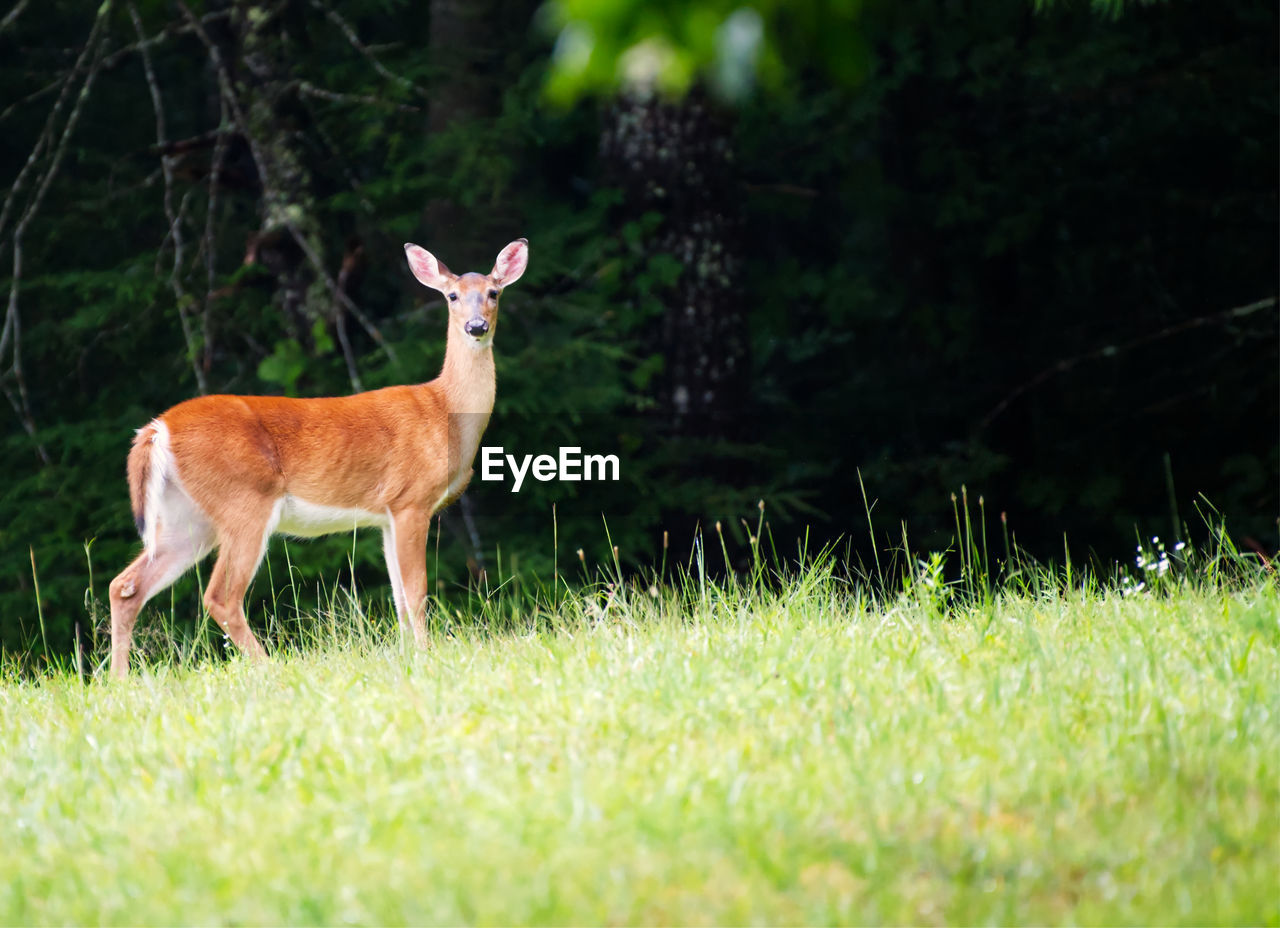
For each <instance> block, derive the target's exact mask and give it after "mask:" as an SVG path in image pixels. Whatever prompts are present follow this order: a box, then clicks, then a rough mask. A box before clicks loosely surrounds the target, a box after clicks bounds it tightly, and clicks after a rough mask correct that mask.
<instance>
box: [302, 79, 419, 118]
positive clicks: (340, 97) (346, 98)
mask: <svg viewBox="0 0 1280 928" xmlns="http://www.w3.org/2000/svg"><path fill="white" fill-rule="evenodd" d="M297 86H298V92H299V93H301V94H303V95H304V96H308V97H316V98H318V99H320V100H329V101H330V102H333V103H363V104H365V105H367V106H387V107H390V108H392V109H395V110H399V111H400V112H402V113H421V112H422V107H420V106H410V105H409V104H407V103H394V102H392V101H391V100H383V99H382V98H381V97H374V96H369V95H367V94H359V93H335V92H334V91H332V90H325V89H324V88H322V87H317V86H316V85H315V84H313V83H311V82H310V81H299V82H298V85H297Z"/></svg>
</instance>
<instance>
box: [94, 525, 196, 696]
mask: <svg viewBox="0 0 1280 928" xmlns="http://www.w3.org/2000/svg"><path fill="white" fill-rule="evenodd" d="M209 542H210V532H209V527H208V525H207V523H204V522H202V521H200V520H193V521H185V522H183V523H182V524H180V525H179V526H178V527H167V526H164V525H163V524H162V525H161V526H160V529H159V530H158V531H157V532H156V535H155V542H154V544H155V548H154V550H150V551H143V552H142V553H141V554H139V555H138V557H137V558H135V559H134V561H133V563H132V564H130V565H129V566H128V567H126V568H125V569H124V570H122V571H121V572H120V575H119V576H117V577H116V578H115V579H114V580H112V581H111V586H110V587H109V595H110V601H111V676H113V677H115V678H116V679H118V680H122V679H124V678H125V677H127V676H128V675H129V650H130V648H131V647H132V645H133V626H134V623H135V622H136V621H137V619H138V613H139V612H141V611H142V607H143V606H145V605H146V603H147V600H149V599H151V597H153V596H155V595H156V594H157V593H159V592H160V591H161V590H163V589H165V588H166V587H168V586H169V585H170V584H172V583H173V581H175V580H177V579H178V578H179V577H181V576H182V575H183V574H184V573H186V572H187V570H188V568H190V567H191V565H192V564H194V563H195V562H196V561H198V560H200V558H202V557H204V556H205V555H206V554H208V553H209Z"/></svg>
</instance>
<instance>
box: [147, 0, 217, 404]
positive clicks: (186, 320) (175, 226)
mask: <svg viewBox="0 0 1280 928" xmlns="http://www.w3.org/2000/svg"><path fill="white" fill-rule="evenodd" d="M129 18H130V19H132V20H133V28H134V31H135V32H137V34H138V39H139V50H140V51H141V53H142V69H143V72H144V73H145V74H146V76H147V89H148V90H149V91H150V92H151V108H152V109H153V110H155V114H156V146H157V147H158V148H159V149H160V151H161V155H160V169H161V171H163V172H164V198H163V199H164V215H165V218H166V219H168V220H169V238H170V239H172V240H173V267H172V269H171V270H170V272H169V288H170V289H171V290H173V298H174V300H175V301H176V302H177V304H178V320H179V322H180V323H181V325H182V337H183V340H184V341H186V343H187V360H188V361H189V362H190V364H191V372H192V373H193V374H195V378H196V388H197V389H198V390H199V391H200V393H201V394H206V393H208V392H209V384H208V381H207V380H206V378H205V373H204V369H203V368H202V367H201V366H200V363H199V361H198V359H197V353H198V352H197V345H196V343H195V335H194V333H193V332H192V330H191V319H190V316H189V314H188V309H189V302H190V301H189V298H188V297H187V292H186V289H185V288H184V287H183V286H182V259H183V252H184V242H183V238H182V217H181V215H180V214H177V213H175V212H174V211H173V157H172V156H171V155H168V154H165V153H164V151H165V147H166V146H167V145H168V142H169V138H168V132H167V131H166V128H165V119H164V99H163V97H162V96H161V94H160V84H159V82H158V81H157V80H156V72H155V68H153V67H152V65H151V50H150V48H148V47H147V45H146V44H145V42H144V41H142V40H143V39H144V38H145V36H144V35H143V32H142V17H140V16H139V15H138V8H137V6H136V5H135V4H134V2H133V0H129Z"/></svg>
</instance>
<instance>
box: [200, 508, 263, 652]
mask: <svg viewBox="0 0 1280 928" xmlns="http://www.w3.org/2000/svg"><path fill="white" fill-rule="evenodd" d="M271 520H272V510H271V508H270V507H269V506H268V507H266V509H265V511H264V512H261V513H259V517H258V518H249V519H242V521H241V522H240V523H239V524H238V525H236V526H235V528H234V529H231V530H229V531H226V532H222V533H220V534H219V537H218V560H217V562H216V563H215V564H214V565H213V571H212V572H211V573H210V574H209V586H208V587H207V588H206V589H205V592H204V605H205V608H206V609H208V610H209V615H211V616H213V620H214V621H215V622H217V623H218V626H219V627H220V628H221V629H222V630H223V631H224V632H226V633H227V637H228V638H230V639H231V640H232V641H233V642H235V645H236V647H238V648H239V649H240V651H241V653H243V654H244V655H245V656H247V657H249V658H250V659H252V660H255V661H260V660H264V659H266V656H267V652H266V651H264V650H263V648H262V645H261V644H259V642H258V639H257V638H256V637H254V634H253V631H252V630H251V629H250V628H249V621H248V619H246V618H245V614H244V594H245V591H246V590H248V589H249V583H250V581H252V580H253V575H254V574H255V573H257V572H258V565H259V564H261V563H262V557H263V555H264V554H266V552H267V541H268V540H269V539H270V537H271Z"/></svg>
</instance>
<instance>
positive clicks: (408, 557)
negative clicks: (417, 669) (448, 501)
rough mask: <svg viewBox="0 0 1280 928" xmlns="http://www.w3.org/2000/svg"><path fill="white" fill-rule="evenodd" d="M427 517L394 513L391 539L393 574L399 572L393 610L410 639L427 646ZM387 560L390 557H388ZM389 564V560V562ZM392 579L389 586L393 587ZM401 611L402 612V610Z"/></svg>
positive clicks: (424, 514) (419, 644)
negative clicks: (393, 562)
mask: <svg viewBox="0 0 1280 928" xmlns="http://www.w3.org/2000/svg"><path fill="white" fill-rule="evenodd" d="M429 519H430V516H429V515H428V514H426V513H424V512H416V511H407V512H399V513H395V514H394V515H393V516H392V519H391V528H390V530H389V532H390V540H391V541H392V542H393V544H394V548H395V561H396V564H395V566H396V573H398V574H399V575H400V591H399V597H398V598H397V601H396V611H397V613H399V614H400V616H401V618H400V623H401V625H402V626H403V625H404V624H405V616H407V617H408V626H409V628H410V629H412V631H413V640H414V642H415V643H416V644H417V645H418V647H420V648H425V647H426V646H427V623H426V618H425V614H426V607H427V526H428V525H429V524H430V523H429V521H428V520H429ZM387 560H388V562H390V560H391V559H390V557H388V559H387ZM388 567H390V563H388ZM395 582H396V581H395V580H394V579H392V581H391V583H392V587H393V589H394V587H395ZM402 610H403V611H402Z"/></svg>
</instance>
